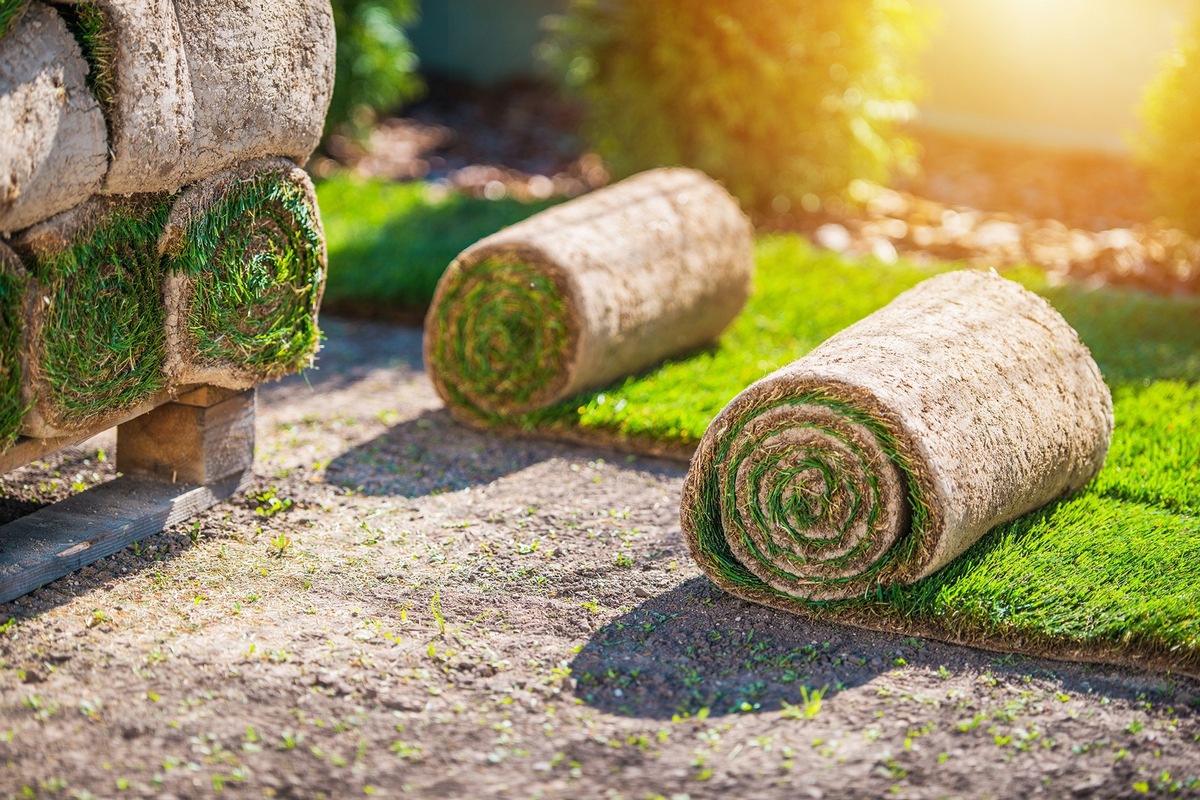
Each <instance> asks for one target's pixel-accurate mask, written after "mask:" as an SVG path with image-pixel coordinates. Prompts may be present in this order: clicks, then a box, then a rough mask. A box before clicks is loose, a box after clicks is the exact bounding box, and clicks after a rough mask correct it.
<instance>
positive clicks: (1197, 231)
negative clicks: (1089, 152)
mask: <svg viewBox="0 0 1200 800" xmlns="http://www.w3.org/2000/svg"><path fill="white" fill-rule="evenodd" d="M1141 112H1142V122H1143V128H1142V131H1141V135H1140V137H1139V139H1138V141H1137V153H1138V156H1139V160H1140V161H1141V163H1142V166H1143V167H1144V168H1145V170H1146V177H1147V179H1148V182H1149V184H1150V190H1151V192H1152V193H1153V196H1154V201H1155V204H1156V205H1157V207H1158V211H1159V213H1161V214H1163V215H1165V216H1167V217H1170V218H1171V219H1172V221H1173V222H1175V223H1176V224H1177V225H1179V226H1180V227H1181V228H1183V229H1184V230H1186V231H1187V232H1188V233H1191V234H1192V235H1194V236H1200V180H1197V176H1198V175H1200V14H1196V15H1195V16H1194V17H1193V19H1192V21H1191V23H1190V24H1189V26H1188V27H1187V29H1186V30H1184V32H1183V34H1182V37H1181V39H1180V41H1179V45H1178V48H1177V49H1176V50H1175V51H1174V52H1172V53H1171V54H1170V55H1169V56H1168V57H1167V58H1166V60H1165V62H1164V63H1163V67H1162V70H1161V71H1160V72H1159V74H1158V76H1157V77H1156V78H1155V79H1154V80H1153V81H1152V82H1151V83H1150V85H1149V86H1148V87H1147V89H1146V94H1145V96H1144V98H1143V101H1142V109H1141Z"/></svg>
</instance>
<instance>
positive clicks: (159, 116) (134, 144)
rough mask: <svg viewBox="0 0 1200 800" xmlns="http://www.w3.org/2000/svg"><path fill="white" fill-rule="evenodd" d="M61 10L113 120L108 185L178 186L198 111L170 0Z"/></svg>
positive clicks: (119, 190) (69, 4)
mask: <svg viewBox="0 0 1200 800" xmlns="http://www.w3.org/2000/svg"><path fill="white" fill-rule="evenodd" d="M59 8H60V10H61V11H62V13H63V15H64V17H65V18H66V19H67V22H68V24H69V25H70V26H71V29H72V30H73V32H74V33H75V36H76V38H77V39H78V40H79V43H80V45H81V46H82V48H83V54H84V57H85V58H86V59H87V61H88V64H89V67H90V69H91V72H90V74H89V76H88V81H89V85H90V86H91V87H92V90H93V91H94V92H95V94H96V97H97V98H98V99H99V101H100V106H101V107H102V108H103V109H104V116H105V118H106V120H107V123H108V129H109V137H110V142H109V148H110V151H111V162H110V165H109V170H108V173H107V174H106V175H105V178H104V186H103V190H104V191H105V192H107V193H113V194H131V193H137V192H160V191H174V190H175V189H178V188H179V187H180V186H182V185H183V184H185V183H187V182H188V180H189V176H188V174H187V162H186V157H187V155H188V153H189V150H190V147H191V141H192V131H193V128H194V127H195V111H194V103H193V101H192V92H191V80H190V78H189V76H188V65H187V58H186V55H185V53H184V51H183V37H182V35H181V34H180V32H179V24H178V20H177V18H176V16H175V6H174V4H173V2H172V0H88V1H81V0H64V1H63V3H62V4H61V5H59Z"/></svg>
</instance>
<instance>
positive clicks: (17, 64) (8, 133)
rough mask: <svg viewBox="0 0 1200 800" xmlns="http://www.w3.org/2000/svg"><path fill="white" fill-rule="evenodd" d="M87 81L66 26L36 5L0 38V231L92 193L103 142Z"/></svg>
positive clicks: (103, 163) (100, 172) (102, 164)
mask: <svg viewBox="0 0 1200 800" xmlns="http://www.w3.org/2000/svg"><path fill="white" fill-rule="evenodd" d="M13 8H16V10H20V5H19V4H18V5H17V6H15V7H14V6H11V5H10V6H9V9H8V10H9V11H11V10H12V9H13ZM2 22H3V19H0V23H2ZM10 24H11V20H10ZM87 74H88V65H87V63H86V62H85V61H84V59H83V55H82V53H81V52H80V49H79V45H78V44H76V42H75V39H74V38H73V37H72V36H71V33H70V31H69V30H68V29H67V26H66V24H65V23H64V22H63V20H62V18H61V17H60V16H59V15H58V13H57V12H55V11H54V9H52V8H50V7H49V6H46V5H44V4H42V3H37V2H35V3H32V4H30V5H29V7H28V9H27V10H26V11H25V13H24V14H22V15H21V16H20V18H19V19H17V20H16V22H15V25H14V27H13V30H12V32H11V33H10V34H9V35H8V36H6V37H3V38H2V39H0V232H11V231H15V230H20V229H21V228H25V227H27V226H29V225H32V224H34V223H35V222H38V221H40V220H43V219H46V218H47V217H49V216H51V215H53V214H57V213H58V212H60V211H64V210H66V209H68V208H70V207H72V206H74V205H76V204H77V203H80V202H82V201H84V200H86V199H87V198H88V197H89V196H90V195H91V194H92V193H93V192H95V191H96V190H97V189H99V188H100V183H101V181H102V180H103V178H104V171H105V169H106V168H107V166H108V158H107V138H106V136H107V135H106V133H105V129H104V116H103V114H102V113H101V111H100V106H99V105H98V104H97V102H96V100H95V98H94V97H93V96H92V94H91V92H90V91H89V89H88V86H87V81H86V76H87Z"/></svg>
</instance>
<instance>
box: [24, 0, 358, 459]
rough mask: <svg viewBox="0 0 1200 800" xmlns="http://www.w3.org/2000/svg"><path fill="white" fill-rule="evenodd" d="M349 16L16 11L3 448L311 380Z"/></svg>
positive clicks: (256, 4)
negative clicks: (325, 179) (211, 392)
mask: <svg viewBox="0 0 1200 800" xmlns="http://www.w3.org/2000/svg"><path fill="white" fill-rule="evenodd" d="M332 19H333V17H332V10H331V8H330V5H329V0H286V2H267V0H250V1H249V2H245V1H244V0H206V1H205V2H204V3H200V2H199V0H91V1H84V0H62V1H61V2H56V3H53V4H50V3H46V2H40V1H39V0H19V1H17V2H14V0H0V129H2V130H4V131H5V135H4V137H3V138H0V236H2V237H3V238H0V244H2V245H3V248H2V249H0V321H2V322H3V323H4V329H3V331H0V450H3V449H4V448H5V447H7V446H9V445H10V444H11V442H12V441H13V440H14V438H15V436H16V435H18V434H22V435H25V436H31V437H37V438H50V437H57V436H64V435H70V434H76V433H79V432H83V431H87V430H92V429H96V428H99V427H103V426H104V424H105V423H106V421H114V420H117V419H119V418H122V417H128V416H130V415H131V414H135V413H138V412H139V411H140V410H142V409H148V408H150V407H153V405H155V404H157V403H159V402H162V401H163V400H164V399H166V398H168V397H170V396H171V395H172V394H173V393H175V392H177V391H179V390H180V389H182V388H184V387H186V386H190V385H195V384H200V383H203V384H209V385H216V386H222V387H226V388H231V389H242V388H248V387H250V386H253V385H255V384H256V383H259V382H261V381H264V380H269V379H274V378H278V377H280V376H282V375H284V374H286V373H289V372H293V371H296V370H297V369H301V368H303V367H305V366H306V365H308V364H309V363H311V359H312V356H313V354H314V353H315V351H316V348H317V345H318V340H319V331H318V329H317V311H318V307H319V305H320V300H321V292H322V289H323V287H324V278H325V245H324V234H323V231H322V229H321V223H320V217H319V213H318V210H317V205H316V197H315V194H314V192H313V188H312V184H311V182H310V181H309V179H308V177H307V175H306V174H305V173H304V172H303V170H301V169H300V167H299V166H298V165H303V163H304V162H305V161H306V160H307V158H308V156H309V154H310V153H311V152H312V150H313V149H314V148H315V147H316V145H317V143H318V141H319V138H320V135H321V129H322V125H323V121H324V116H325V111H326V108H327V106H328V102H329V98H330V95H331V93H332V89H333V66H334V63H333V52H334V40H333V22H332Z"/></svg>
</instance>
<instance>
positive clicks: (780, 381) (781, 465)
mask: <svg viewBox="0 0 1200 800" xmlns="http://www.w3.org/2000/svg"><path fill="white" fill-rule="evenodd" d="M1112 429H1113V416H1112V399H1111V397H1110V395H1109V391H1108V388H1107V387H1106V386H1105V384H1104V381H1103V379H1102V378H1101V376H1100V371H1099V369H1098V368H1097V366H1096V364H1095V362H1094V361H1093V360H1092V357H1091V355H1090V353H1089V352H1088V350H1087V348H1086V347H1085V346H1084V345H1083V344H1082V342H1080V340H1079V337H1078V336H1077V335H1076V333H1075V331H1074V330H1073V329H1072V328H1071V327H1070V326H1069V325H1068V324H1067V323H1066V321H1065V320H1063V318H1062V317H1061V316H1059V314H1058V312H1056V311H1055V310H1054V309H1053V308H1051V307H1050V305H1049V304H1047V303H1046V302H1045V301H1044V300H1042V299H1041V298H1039V297H1037V296H1036V295H1034V294H1032V293H1031V292H1029V291H1027V290H1026V289H1024V288H1023V287H1021V286H1020V285H1018V284H1016V283H1014V282H1012V281H1008V280H1005V279H1004V278H1001V277H999V276H998V275H995V274H987V273H980V272H972V271H960V272H953V273H948V274H945V275H941V276H938V277H936V278H931V279H930V280H927V281H925V282H923V283H921V284H919V285H917V286H916V287H914V288H913V289H910V290H909V291H907V292H905V293H904V294H902V295H900V296H899V297H897V298H896V299H895V300H894V301H892V303H891V304H889V305H888V306H886V307H884V308H883V309H880V310H879V311H877V312H875V313H874V314H871V315H870V316H868V317H866V318H865V319H863V320H861V321H860V322H858V323H856V324H854V325H851V326H850V327H849V328H847V329H845V330H844V331H842V332H841V333H839V334H837V335H836V336H834V337H832V338H831V339H829V340H828V341H826V342H825V343H824V344H822V345H820V346H819V347H817V348H816V349H815V350H813V351H812V352H811V353H809V354H808V355H807V356H805V357H803V358H801V359H799V360H798V361H795V362H793V363H791V364H789V365H788V366H786V367H783V368H782V369H780V370H778V371H776V372H774V373H772V374H771V375H768V376H767V377H765V378H763V379H761V380H759V381H757V382H756V383H754V384H752V385H751V386H750V387H749V388H747V389H746V390H745V391H743V392H742V393H741V394H739V395H738V396H737V397H736V398H734V399H733V400H732V401H731V402H730V403H729V405H728V406H726V407H725V409H724V410H723V411H722V412H721V413H720V414H718V415H717V417H716V418H715V419H714V420H713V422H712V424H711V425H710V427H709V428H708V430H707V432H706V433H705V435H704V437H703V438H702V440H701V442H700V445H699V447H698V449H697V451H696V454H695V456H694V457H693V460H692V464H691V469H690V471H689V473H688V476H687V480H686V483H685V486H684V496H683V501H682V510H681V517H682V525H683V530H684V533H685V536H686V538H687V541H688V544H689V546H690V548H691V551H692V554H693V556H694V557H695V558H696V560H697V562H698V563H699V565H700V566H701V568H702V569H703V570H704V571H705V572H706V573H707V574H708V575H709V577H710V578H712V579H713V581H714V582H716V583H717V584H718V585H720V586H722V587H723V588H725V589H726V590H728V591H729V592H731V593H732V594H735V595H737V596H739V597H742V598H744V599H747V600H751V601H754V602H758V603H763V604H766V605H770V606H775V607H779V608H783V609H785V610H790V611H797V612H804V611H805V610H806V609H809V608H811V607H813V605H814V604H819V603H822V602H825V601H830V600H845V599H852V598H869V597H875V596H877V595H878V593H879V592H880V591H881V590H882V589H883V588H885V587H887V586H889V585H892V584H898V583H911V582H914V581H916V580H918V579H920V578H922V577H925V576H928V575H931V574H932V573H934V572H935V571H937V570H938V569H940V568H941V567H943V566H945V565H946V564H947V563H949V562H950V561H951V560H952V559H954V558H955V557H956V556H958V555H960V554H962V553H963V552H964V551H965V550H966V549H967V548H968V547H969V546H970V545H971V544H972V543H974V542H975V541H976V540H978V539H979V538H980V537H981V536H982V535H983V534H984V533H986V532H987V531H988V530H989V529H991V528H993V527H994V526H996V525H999V524H1000V523H1003V522H1006V521H1008V520H1012V519H1015V518H1016V517H1018V516H1020V515H1022V514H1024V513H1026V512H1028V511H1031V510H1033V509H1035V508H1038V507H1039V506H1042V505H1045V504H1046V503H1048V502H1050V501H1052V500H1055V499H1058V498H1061V497H1063V496H1065V495H1068V494H1070V493H1072V492H1074V491H1077V490H1078V489H1080V488H1082V487H1083V486H1084V484H1086V483H1087V482H1088V481H1089V480H1091V479H1092V478H1093V477H1094V476H1095V475H1096V474H1097V473H1098V472H1099V470H1100V467H1101V466H1102V465H1103V463H1104V458H1105V455H1106V453H1107V452H1108V445H1109V440H1110V437H1111V435H1112Z"/></svg>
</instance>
